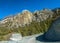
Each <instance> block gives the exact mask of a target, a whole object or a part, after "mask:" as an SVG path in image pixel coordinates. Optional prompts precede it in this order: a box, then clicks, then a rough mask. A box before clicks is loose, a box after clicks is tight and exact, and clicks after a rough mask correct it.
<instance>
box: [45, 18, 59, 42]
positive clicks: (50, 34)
mask: <svg viewBox="0 0 60 43" xmlns="http://www.w3.org/2000/svg"><path fill="white" fill-rule="evenodd" d="M44 35H45V36H44V37H45V38H46V39H48V40H54V41H60V17H57V19H56V20H54V21H53V22H52V24H51V25H50V27H49V29H48V31H47V32H46V33H45V34H44Z"/></svg>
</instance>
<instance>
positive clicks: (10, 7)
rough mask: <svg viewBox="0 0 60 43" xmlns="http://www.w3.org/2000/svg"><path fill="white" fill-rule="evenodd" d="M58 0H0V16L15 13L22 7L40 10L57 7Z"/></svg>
mask: <svg viewBox="0 0 60 43" xmlns="http://www.w3.org/2000/svg"><path fill="white" fill-rule="evenodd" d="M58 7H60V0H0V18H3V17H5V16H8V15H10V14H16V13H18V12H21V11H22V10H24V9H27V10H30V11H31V12H32V11H34V10H40V9H43V8H49V9H53V8H58Z"/></svg>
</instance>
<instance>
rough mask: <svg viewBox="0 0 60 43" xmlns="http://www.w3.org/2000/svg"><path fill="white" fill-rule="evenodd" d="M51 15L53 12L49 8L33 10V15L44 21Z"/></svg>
mask: <svg viewBox="0 0 60 43" xmlns="http://www.w3.org/2000/svg"><path fill="white" fill-rule="evenodd" d="M52 15H53V12H52V11H51V10H49V9H43V10H40V11H35V12H34V16H35V19H36V20H37V21H44V20H46V19H47V18H49V17H50V18H52V17H53V16H52Z"/></svg>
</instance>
